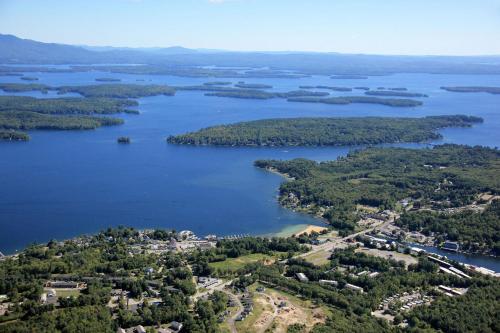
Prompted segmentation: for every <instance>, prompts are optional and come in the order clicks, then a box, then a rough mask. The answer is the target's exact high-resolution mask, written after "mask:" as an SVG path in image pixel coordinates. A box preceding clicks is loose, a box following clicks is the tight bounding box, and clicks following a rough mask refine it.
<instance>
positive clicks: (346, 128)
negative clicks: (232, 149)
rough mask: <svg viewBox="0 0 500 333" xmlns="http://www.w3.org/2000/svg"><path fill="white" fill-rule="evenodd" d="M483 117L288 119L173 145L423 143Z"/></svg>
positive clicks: (213, 131)
mask: <svg viewBox="0 0 500 333" xmlns="http://www.w3.org/2000/svg"><path fill="white" fill-rule="evenodd" d="M480 122H482V119H481V118H477V117H468V116H462V115H455V116H433V117H425V118H383V117H364V118H358V117H356V118H285V119H266V120H257V121H249V122H241V123H235V124H231V125H220V126H213V127H208V128H205V129H201V130H199V131H196V132H192V133H187V134H182V135H176V136H170V137H169V138H168V139H167V141H168V142H169V143H174V144H187V145H215V146H342V145H363V144H380V143H394V142H422V141H427V140H435V139H439V138H441V135H440V134H439V133H437V132H436V131H437V130H438V129H440V128H444V127H470V126H472V125H473V124H474V123H480Z"/></svg>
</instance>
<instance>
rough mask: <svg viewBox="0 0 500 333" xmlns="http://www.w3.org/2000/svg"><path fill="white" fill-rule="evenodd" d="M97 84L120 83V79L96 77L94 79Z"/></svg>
mask: <svg viewBox="0 0 500 333" xmlns="http://www.w3.org/2000/svg"><path fill="white" fill-rule="evenodd" d="M95 80H96V81H97V82H120V81H121V79H115V78H112V77H98V78H96V79H95Z"/></svg>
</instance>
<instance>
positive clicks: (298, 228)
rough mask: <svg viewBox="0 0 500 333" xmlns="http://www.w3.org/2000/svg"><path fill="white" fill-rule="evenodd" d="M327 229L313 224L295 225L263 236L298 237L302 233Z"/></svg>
mask: <svg viewBox="0 0 500 333" xmlns="http://www.w3.org/2000/svg"><path fill="white" fill-rule="evenodd" d="M327 229H328V228H327V227H326V226H320V225H314V224H295V225H290V226H286V227H284V228H283V229H281V230H280V231H277V232H274V233H271V234H267V235H265V236H268V237H284V238H286V237H291V236H292V235H295V236H299V235H302V234H304V233H307V234H309V233H311V232H313V231H316V232H318V233H319V232H320V231H322V230H327Z"/></svg>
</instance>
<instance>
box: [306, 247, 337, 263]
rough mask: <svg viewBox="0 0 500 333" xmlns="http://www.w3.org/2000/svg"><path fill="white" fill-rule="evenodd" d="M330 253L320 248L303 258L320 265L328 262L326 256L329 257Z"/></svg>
mask: <svg viewBox="0 0 500 333" xmlns="http://www.w3.org/2000/svg"><path fill="white" fill-rule="evenodd" d="M331 255H332V253H331V252H330V251H325V250H321V251H318V252H315V253H311V254H308V255H306V256H304V257H303V258H304V259H305V260H307V261H309V262H310V263H312V264H315V265H318V266H321V265H326V264H328V262H330V260H328V258H330V256H331Z"/></svg>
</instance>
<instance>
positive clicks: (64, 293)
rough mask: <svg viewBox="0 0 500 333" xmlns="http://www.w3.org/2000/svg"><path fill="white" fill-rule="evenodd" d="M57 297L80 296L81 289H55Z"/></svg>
mask: <svg viewBox="0 0 500 333" xmlns="http://www.w3.org/2000/svg"><path fill="white" fill-rule="evenodd" d="M55 291H56V294H57V297H61V298H65V297H69V296H74V297H78V295H80V290H78V289H55Z"/></svg>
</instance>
